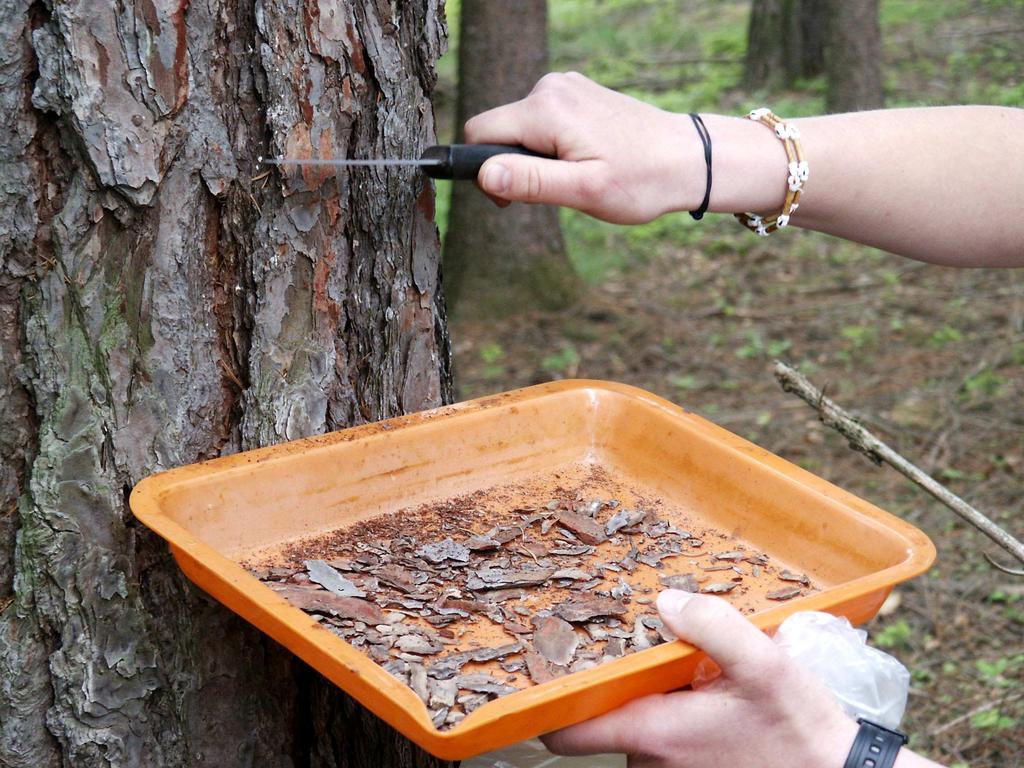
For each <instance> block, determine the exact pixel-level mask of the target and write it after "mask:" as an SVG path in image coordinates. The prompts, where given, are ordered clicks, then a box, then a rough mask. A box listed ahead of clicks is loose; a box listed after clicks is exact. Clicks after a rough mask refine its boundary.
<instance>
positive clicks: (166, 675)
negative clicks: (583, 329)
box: [0, 0, 451, 768]
mask: <svg viewBox="0 0 1024 768" xmlns="http://www.w3.org/2000/svg"><path fill="white" fill-rule="evenodd" d="M440 5H441V2H440V0H403V1H401V2H399V1H398V0H393V1H392V2H390V3H388V2H384V1H383V0H359V1H358V2H342V1H341V0H321V2H320V3H319V5H318V6H317V4H314V3H312V2H301V0H258V1H257V2H256V3H255V7H254V6H253V5H252V4H248V3H239V2H235V1H234V0H208V2H191V3H189V2H188V1H187V0H177V2H173V3H172V2H171V0H136V1H135V2H130V1H129V2H121V1H119V2H114V1H113V0H104V1H103V2H100V1H99V0H64V1H63V2H61V1H59V0H53V2H50V1H49V0H47V2H45V3H44V2H39V1H38V0H37V1H36V2H30V0H0V451H2V453H0V459H2V462H0V764H2V765H5V766H12V767H14V768H22V767H26V768H28V767H31V768H47V767H48V766H58V765H70V766H172V767H174V766H186V765H187V766H217V768H228V767H233V766H261V767H262V766H351V767H352V768H359V766H370V765H372V766H375V767H376V766H399V765H402V766H407V765H417V766H419V765H426V764H430V763H436V761H433V760H431V759H429V758H428V757H427V756H425V755H424V754H423V753H421V752H419V751H418V750H416V749H415V748H413V747H412V746H411V745H410V744H409V743H408V742H407V741H406V740H405V739H403V738H401V737H399V736H398V735H397V734H396V733H395V732H394V731H393V730H391V729H390V728H388V727H386V726H384V725H383V724H382V723H381V722H379V721H377V720H376V719H375V718H374V717H372V716H371V715H369V714H368V713H367V712H366V711H365V710H363V709H362V708H361V707H359V706H358V705H356V704H355V703H354V702H352V700H351V699H348V698H347V697H345V696H344V695H342V694H341V693H340V692H339V691H337V690H336V689H334V688H333V686H331V685H330V684H328V683H327V682H326V681H324V680H323V679H322V678H321V677H320V676H319V675H318V674H316V673H315V672H313V671H312V670H310V669H309V668H308V667H306V666H305V665H303V664H301V663H300V662H298V661H297V660H296V659H295V658H294V657H293V656H292V655H291V654H290V653H288V652H286V651H284V650H283V649H281V648H280V647H278V646H277V645H276V644H275V643H273V642H272V641H270V640H268V639H267V638H266V637H264V636H262V635H261V634H260V633H259V632H257V631H256V630H254V629H253V628H251V627H250V626H249V625H248V624H246V623H245V622H243V621H242V620H240V619H238V618H237V617H235V616H234V615H233V614H231V613H230V612H229V611H227V610H226V609H224V608H223V607H221V606H220V605H218V604H216V603H214V602H213V601H211V600H210V599H209V598H207V597H206V596H205V595H203V594H201V593H200V592H198V591H197V590H195V589H193V588H192V587H191V586H190V584H189V583H188V582H187V581H186V580H185V578H184V577H183V576H182V575H181V573H180V571H179V570H178V569H177V567H176V566H175V565H174V563H173V561H172V560H171V558H170V556H169V554H168V552H167V548H166V546H165V545H164V544H163V542H162V541H161V540H159V539H157V538H156V537H155V536H154V535H152V534H150V533H149V532H148V531H146V530H145V529H144V528H142V527H140V526H139V525H137V524H136V523H135V522H134V521H133V520H132V518H131V516H130V514H129V512H128V509H127V505H126V500H127V495H128V492H129V490H130V488H131V487H132V485H133V484H134V483H136V482H137V481H138V480H140V479H141V478H142V477H144V476H145V475H147V474H149V473H151V472H154V471H157V470H161V469H165V468H168V467H172V466H176V465H180V464H186V463H190V462H194V461H196V460H199V459H204V458H207V457H212V456H217V455H219V454H223V453H230V452H233V451H237V450H240V449H245V448H251V447H256V446H259V445H264V444H267V443H272V442H277V441H281V440H286V439H292V438H297V437H301V436H303V435H309V434H314V433H318V432H323V431H325V430H332V429H336V428H339V427H343V426H347V425H349V424H353V423H357V422H363V421H369V420H375V419H380V418H384V417H388V416H392V415H395V414H398V413H401V412H404V411H414V410H418V409H422V408H427V407H431V406H436V405H439V404H441V403H442V402H445V401H447V400H448V399H450V394H451V382H450V375H449V356H450V354H449V343H448V336H447V330H446V323H445V314H444V308H443V300H442V297H441V294H440V285H439V268H438V264H439V254H438V251H439V248H438V242H437V231H436V228H435V226H434V223H433V220H432V216H433V192H432V188H431V186H430V185H429V183H426V182H425V181H424V180H423V178H422V176H420V175H418V174H417V173H416V172H415V171H412V170H409V169H387V170H378V169H359V170H354V171H352V172H351V173H349V174H339V175H333V173H324V172H321V171H319V170H309V171H307V172H306V173H303V174H297V173H288V174H279V173H278V172H277V171H274V172H271V173H269V174H268V173H267V172H266V171H265V170H264V169H263V168H261V167H259V166H258V165H257V164H256V162H255V158H256V157H257V156H258V155H261V154H279V153H286V154H289V155H300V156H309V155H311V154H313V155H318V156H342V157H345V156H374V155H416V154H418V153H419V152H420V151H421V150H422V149H423V147H425V146H427V145H429V144H431V143H433V142H434V127H433V115H432V110H431V105H430V100H429V98H430V93H431V90H432V89H433V87H434V82H435V76H434V62H435V60H436V58H437V57H438V56H439V55H440V54H441V53H442V52H443V50H444V47H445V29H444V24H443V18H442V17H441V15H440V12H441V8H440V7H439V6H440ZM15 534H16V538H15Z"/></svg>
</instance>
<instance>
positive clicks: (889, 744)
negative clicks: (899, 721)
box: [843, 717, 907, 768]
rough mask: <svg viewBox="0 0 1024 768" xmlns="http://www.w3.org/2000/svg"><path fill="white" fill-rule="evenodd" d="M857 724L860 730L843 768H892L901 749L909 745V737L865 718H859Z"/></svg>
mask: <svg viewBox="0 0 1024 768" xmlns="http://www.w3.org/2000/svg"><path fill="white" fill-rule="evenodd" d="M857 723H858V724H859V725H860V730H859V731H857V738H855V739H854V740H853V746H852V747H850V754H849V755H848V756H847V758H846V763H845V764H844V765H843V768H892V765H893V763H895V762H896V755H897V754H899V751H900V747H902V746H903V745H904V744H906V743H907V735H906V734H905V733H900V732H899V731H894V730H891V729H889V728H886V727H884V726H881V725H879V724H878V723H873V722H871V721H870V720H865V719H864V718H863V717H859V718H857Z"/></svg>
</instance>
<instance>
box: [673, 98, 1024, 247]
mask: <svg viewBox="0 0 1024 768" xmlns="http://www.w3.org/2000/svg"><path fill="white" fill-rule="evenodd" d="M680 118H681V120H680V130H692V129H689V128H688V126H686V125H685V124H684V122H685V121H688V120H689V118H688V117H686V116H685V115H683V116H680ZM683 118H685V121H684V120H683ZM704 120H705V122H706V124H707V126H708V129H709V131H710V133H711V137H712V141H713V146H714V166H713V168H714V184H713V187H712V195H711V201H710V208H711V210H713V211H721V212H733V211H755V212H761V213H770V212H774V211H777V210H779V209H780V208H781V207H782V202H783V198H784V195H785V177H786V158H785V153H784V151H783V148H782V143H781V142H780V141H779V140H778V139H776V138H775V136H774V134H773V133H772V132H771V131H770V130H768V129H767V128H766V127H765V126H763V125H761V124H758V123H755V122H752V121H749V120H743V119H738V118H728V117H722V116H718V115H707V116H705V117H704ZM792 122H794V123H795V124H796V125H797V126H798V127H799V129H800V135H801V139H802V141H803V149H804V154H805V156H806V158H807V161H808V165H809V167H810V171H811V175H810V178H809V180H808V181H807V183H806V184H805V186H804V192H803V196H802V198H801V200H800V207H799V210H798V211H797V212H796V213H795V214H794V215H793V217H792V219H791V225H795V226H801V227H806V228H808V229H816V230H819V231H821V232H827V233H829V234H833V235H838V236H840V237H844V238H847V239H849V240H854V241H857V242H861V243H866V244H868V245H873V246H877V247H879V248H884V249H885V250H888V251H891V252H893V253H899V254H903V255H905V256H910V257H913V258H916V259H920V260H922V261H930V262H934V263H939V264H949V265H956V266H1014V265H1016V266H1022V265H1024V215H1022V214H1024V110H1019V109H1009V108H1000V107H933V108H920V109H900V110H886V111H878V112H859V113H851V114H844V115H831V116H826V117H812V118H805V119H799V120H794V121H792ZM697 146H698V145H693V146H692V147H691V150H690V151H689V155H690V157H689V158H688V159H687V160H686V161H685V162H686V163H687V164H688V165H689V166H690V167H691V168H692V167H693V166H695V165H699V164H703V156H702V155H699V156H697ZM691 177H693V176H692V175H691ZM696 177H698V178H699V174H697V175H696ZM701 181H702V179H701ZM698 186H699V185H698ZM690 187H691V188H689V189H688V190H687V199H686V200H685V201H684V202H682V203H681V206H680V207H681V208H684V209H685V208H688V207H692V206H693V199H694V195H695V191H694V189H693V188H692V187H693V185H690ZM699 195H700V196H702V195H703V189H701V190H700V191H699ZM697 199H699V197H698V198H697Z"/></svg>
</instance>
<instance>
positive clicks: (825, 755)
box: [807, 713, 859, 768]
mask: <svg viewBox="0 0 1024 768" xmlns="http://www.w3.org/2000/svg"><path fill="white" fill-rule="evenodd" d="M858 727H859V726H858V725H857V723H856V722H854V721H853V720H851V719H850V718H849V717H847V716H846V715H845V714H841V713H840V714H839V716H838V717H836V718H835V722H834V724H832V725H831V726H829V727H827V728H823V729H820V730H819V729H813V732H812V733H810V734H809V735H810V738H811V739H812V740H813V746H812V747H811V750H810V751H811V754H812V755H813V758H812V760H811V761H810V762H808V763H807V765H808V766H814V767H815V768H843V766H844V765H845V763H846V758H847V756H848V755H849V754H850V748H851V747H852V746H853V742H854V739H856V738H857V730H858Z"/></svg>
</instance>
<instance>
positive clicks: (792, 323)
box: [452, 224, 1024, 768]
mask: <svg viewBox="0 0 1024 768" xmlns="http://www.w3.org/2000/svg"><path fill="white" fill-rule="evenodd" d="M712 226H713V227H716V228H717V229H720V226H719V225H716V224H712ZM721 242H722V240H721V238H718V239H714V238H712V237H711V236H710V235H709V238H708V243H710V244H713V245H714V247H711V246H709V247H702V245H701V243H700V242H697V244H696V245H694V246H693V247H674V248H673V247H658V248H654V249H652V252H651V253H649V254H646V255H645V256H643V257H642V258H639V259H637V260H635V261H633V262H632V263H630V264H628V265H627V266H626V267H624V268H622V269H620V270H617V271H611V272H609V273H607V274H606V275H605V276H604V277H603V279H601V280H600V281H599V282H597V283H596V284H594V285H593V286H592V288H591V289H590V292H589V294H588V295H587V296H586V297H585V299H584V300H583V301H581V302H580V303H579V304H578V305H576V306H574V307H571V308H567V309H565V310H564V311H562V312H556V313H549V314H531V315H528V316H522V317H517V318H511V319H508V320H504V321H497V322H489V323H475V324H467V323H460V322H458V321H457V320H456V322H455V323H454V324H453V327H452V335H453V340H454V343H455V350H456V377H457V382H458V385H459V396H460V399H467V398H472V397H476V396H480V395H484V394H490V393H494V392H498V391H501V390H506V389H512V388H516V387H521V386H526V385H529V384H533V383H537V382H541V381H545V380H549V379H553V378H562V377H581V378H596V379H612V380H616V381H622V382H626V383H629V384H633V385H636V386H639V387H642V388H644V389H648V390H650V391H652V392H655V393H657V394H659V395H661V396H663V397H667V398H668V399H670V400H673V401H675V402H677V403H680V404H682V405H684V406H685V407H687V408H689V409H691V410H693V411H695V412H697V413H699V414H701V415H703V416H705V417H707V418H709V419H711V420H712V421H714V422H716V423H718V424H720V425H722V426H724V427H726V428H727V429H730V430H732V431H734V432H736V433H738V434H740V435H743V436H744V437H747V438H748V439H751V440H753V441H754V442H756V443H758V444H759V445H761V446H764V447H765V448H768V449H769V450H771V451H774V452H776V453H778V454H780V455H782V456H784V457H785V458H787V459H789V460H791V461H793V462H795V463H797V464H799V465H801V466H803V467H804V468H806V469H809V470H810V471H812V472H814V473H816V474H818V475H821V476H823V477H825V478H827V479H829V480H831V481H832V482H835V483H837V484H838V485H840V486H842V487H844V488H846V489H848V490H850V491H852V492H854V493H856V494H858V495H860V496H863V497H864V498H866V499H868V500H869V501H871V502H872V503H874V504H877V505H878V506H880V507H882V508H883V509H887V510H889V511H891V512H893V513H894V514H897V515H899V516H901V517H903V518H905V519H906V520H908V521H910V522H912V523H913V524H915V525H917V526H919V527H920V528H922V529H923V530H924V531H925V532H926V533H928V535H929V536H930V537H931V538H932V540H933V541H934V542H935V545H936V547H937V548H938V553H939V554H938V561H937V563H936V565H935V566H934V567H933V568H932V570H931V571H930V572H929V573H928V574H926V575H925V576H922V577H919V578H918V579H916V580H914V581H913V582H911V583H908V584H905V585H902V586H900V587H898V589H897V591H896V593H895V594H896V595H897V597H896V598H895V600H893V601H891V602H890V604H889V605H888V606H887V609H886V611H887V615H885V616H883V617H880V618H878V619H876V620H875V621H873V622H872V623H871V625H870V626H869V627H868V628H869V630H870V631H871V635H872V642H874V643H875V644H876V645H879V646H881V647H883V648H885V649H886V650H888V651H889V652H891V653H893V654H895V655H896V656H897V657H899V658H900V659H901V660H902V661H903V662H904V664H906V665H907V667H908V668H910V670H911V672H912V677H913V685H912V689H911V697H910V702H909V705H908V713H907V716H906V718H905V720H904V727H905V728H906V730H907V731H908V732H909V733H911V734H912V737H911V745H912V746H913V747H914V748H915V749H918V750H920V751H922V752H923V753H924V754H927V755H929V756H932V757H934V758H935V759H937V760H940V761H941V762H943V764H945V765H961V766H970V767H971V768H997V766H1013V765H1022V764H1024V578H1021V577H1013V576H1010V575H1007V574H1004V573H1000V572H999V571H997V570H995V569H993V568H992V567H991V566H990V565H989V564H988V563H987V562H986V561H985V559H984V557H983V553H989V554H991V555H992V556H994V557H996V558H1000V559H1001V560H1002V561H1003V562H1006V563H1009V559H1008V558H1007V557H1002V556H1001V555H1000V550H999V549H998V548H997V547H996V546H994V545H993V544H991V543H990V542H989V541H988V540H987V539H986V538H985V537H984V536H983V535H981V534H980V533H978V532H977V531H975V530H974V529H973V528H971V527H970V526H968V525H966V524H963V523H961V522H960V521H959V520H958V518H956V517H955V516H954V515H953V514H952V513H951V512H950V511H948V510H947V509H946V508H945V507H943V506H941V505H940V504H938V503H937V502H935V501H933V500H932V499H931V498H930V497H928V496H927V495H926V494H924V493H923V492H922V491H919V490H918V489H916V488H915V487H914V486H912V485H911V484H910V483H909V482H908V481H906V480H904V479H903V478H902V477H901V476H900V475H898V474H896V473H895V472H894V471H893V470H891V469H888V468H884V467H882V468H879V467H875V466H874V465H873V464H872V463H871V462H870V461H868V460H867V459H865V458H864V457H863V456H861V455H860V454H858V453H855V452H853V451H852V450H850V449H849V448H848V447H847V446H846V444H845V442H844V441H843V439H842V438H840V437H839V436H838V435H836V434H834V433H831V432H830V431H829V430H827V429H826V428H825V427H823V426H822V425H821V424H819V423H818V421H817V420H816V418H815V414H814V413H813V412H812V411H811V410H810V409H809V408H808V407H807V406H806V405H804V403H803V402H802V401H799V400H797V399H796V398H795V397H793V396H792V395H787V394H785V393H783V392H782V391H781V389H780V388H779V387H778V386H777V385H776V383H775V381H774V379H773V377H772V375H771V371H770V369H771V362H772V360H773V359H774V358H779V359H783V360H785V361H788V362H790V363H791V364H794V365H796V366H798V367H799V368H800V369H801V370H802V371H804V372H805V373H806V374H807V375H808V376H809V377H810V378H811V379H812V381H814V382H815V383H817V384H818V385H819V386H822V385H823V386H825V387H826V389H827V392H828V393H829V394H830V395H831V396H832V397H834V398H835V399H836V400H837V401H838V402H840V403H841V404H843V405H845V406H846V407H847V408H848V409H850V410H852V411H854V412H855V413H856V414H857V415H858V416H859V417H860V418H861V419H862V420H863V422H864V423H865V424H866V425H867V426H868V427H869V428H870V429H872V430H874V431H875V432H876V434H878V435H879V436H880V437H882V438H883V439H885V440H888V441H890V442H891V444H892V445H893V446H894V447H895V448H897V449H898V450H900V451H902V452H904V454H905V455H906V456H908V457H909V458H911V459H912V460H914V461H916V462H918V463H919V464H920V465H921V466H922V467H924V468H925V469H926V470H927V471H929V472H930V473H932V474H933V475H934V476H936V477H938V478H940V479H942V480H943V481H944V482H946V483H948V484H949V486H950V487H951V488H952V489H953V490H954V491H955V492H957V493H959V494H961V495H962V496H964V497H965V498H966V499H967V500H968V501H970V502H971V503H972V504H975V505H976V506H977V507H978V508H980V509H981V510H982V511H984V512H986V513H987V514H989V515H990V516H992V517H993V518H995V519H996V520H997V521H999V522H1000V523H1001V524H1002V525H1003V526H1005V527H1006V528H1008V529H1009V530H1011V531H1012V532H1014V533H1015V534H1016V535H1018V536H1021V535H1024V528H1022V523H1021V520H1022V516H1021V511H1022V510H1021V498H1022V493H1021V491H1022V488H1024V407H1022V403H1024V272H1021V271H998V270H961V271H957V270H953V269H948V268H941V267H934V266H928V265H923V264H919V263H916V262H911V261H908V260H905V259H900V258H898V257H895V256H889V255H886V254H882V253H879V252H875V251H870V250H867V249H860V248H851V247H849V246H846V245H844V244H842V243H840V242H839V241H831V240H830V241H825V243H824V245H822V243H823V241H822V239H821V238H820V236H815V235H810V234H806V233H799V232H786V233H782V234H781V235H776V236H774V237H772V238H769V239H767V240H761V239H758V238H754V237H753V236H751V237H750V239H748V240H732V239H730V242H732V243H733V244H734V245H733V246H730V247H721ZM735 244H739V245H738V247H737V246H736V245H735Z"/></svg>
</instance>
